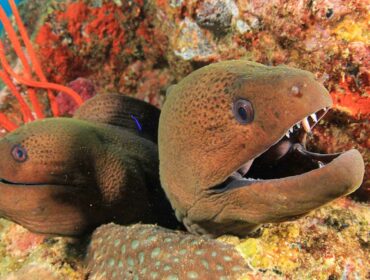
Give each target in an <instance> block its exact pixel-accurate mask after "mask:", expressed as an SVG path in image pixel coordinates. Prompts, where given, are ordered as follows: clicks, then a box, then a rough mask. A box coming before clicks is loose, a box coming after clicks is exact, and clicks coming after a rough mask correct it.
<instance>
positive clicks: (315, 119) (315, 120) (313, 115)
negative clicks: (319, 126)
mask: <svg viewBox="0 0 370 280" xmlns="http://www.w3.org/2000/svg"><path fill="white" fill-rule="evenodd" d="M310 117H311V118H312V119H313V120H314V122H317V117H316V114H315V113H313V114H311V116H310Z"/></svg>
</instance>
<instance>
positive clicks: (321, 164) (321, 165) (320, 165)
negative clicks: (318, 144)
mask: <svg viewBox="0 0 370 280" xmlns="http://www.w3.org/2000/svg"><path fill="white" fill-rule="evenodd" d="M317 163H318V164H319V168H321V167H324V166H325V164H323V163H322V162H321V161H318V162H317Z"/></svg>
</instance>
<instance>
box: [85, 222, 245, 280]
mask: <svg viewBox="0 0 370 280" xmlns="http://www.w3.org/2000/svg"><path fill="white" fill-rule="evenodd" d="M87 263H88V271H89V272H90V273H89V279H91V280H93V279H111V280H114V279H169V280H180V279H239V278H240V277H241V276H242V275H243V274H245V273H246V272H248V271H249V269H248V266H247V263H246V262H245V260H244V259H243V258H242V257H241V255H240V254H239V253H238V252H237V250H235V248H234V247H233V246H230V245H228V244H224V243H221V242H219V241H216V240H214V239H210V238H206V237H199V236H195V235H191V234H189V233H186V232H180V231H171V230H168V229H165V228H162V227H159V226H155V225H141V224H137V225H133V226H129V227H125V226H119V225H115V224H107V225H103V226H101V227H99V228H98V229H97V230H96V231H95V232H94V234H93V235H92V239H91V244H90V246H89V249H88V253H87ZM240 279H241V278H240Z"/></svg>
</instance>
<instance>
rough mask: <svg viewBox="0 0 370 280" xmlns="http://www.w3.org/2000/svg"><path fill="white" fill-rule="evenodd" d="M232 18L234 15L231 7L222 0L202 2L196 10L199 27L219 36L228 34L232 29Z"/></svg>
mask: <svg viewBox="0 0 370 280" xmlns="http://www.w3.org/2000/svg"><path fill="white" fill-rule="evenodd" d="M228 2H230V1H228ZM234 5H235V3H234ZM232 17H233V14H232V11H231V9H230V7H229V6H228V5H227V3H226V1H221V0H217V1H204V2H201V3H200V5H199V7H198V8H197V10H196V22H197V23H198V25H199V26H200V27H203V28H206V29H209V30H211V31H212V32H214V33H215V34H218V35H221V34H223V33H226V32H227V30H228V29H229V28H230V27H231V20H232Z"/></svg>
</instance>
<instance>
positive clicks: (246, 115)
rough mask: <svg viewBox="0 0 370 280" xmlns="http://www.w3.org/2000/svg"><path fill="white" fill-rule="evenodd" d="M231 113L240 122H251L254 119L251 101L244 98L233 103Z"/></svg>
mask: <svg viewBox="0 0 370 280" xmlns="http://www.w3.org/2000/svg"><path fill="white" fill-rule="evenodd" d="M233 113H234V116H235V118H236V120H237V121H238V122H240V123H241V124H248V123H251V122H252V121H253V119H254V110H253V106H252V103H250V102H249V101H248V100H245V99H238V100H237V101H235V102H234V104H233Z"/></svg>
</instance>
